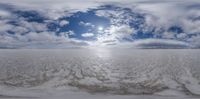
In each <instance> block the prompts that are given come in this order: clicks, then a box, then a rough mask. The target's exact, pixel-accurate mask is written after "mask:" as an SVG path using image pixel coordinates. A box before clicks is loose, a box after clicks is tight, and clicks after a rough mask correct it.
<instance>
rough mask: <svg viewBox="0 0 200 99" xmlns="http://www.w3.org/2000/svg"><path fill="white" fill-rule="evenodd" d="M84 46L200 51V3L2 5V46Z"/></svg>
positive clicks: (89, 0) (38, 0) (87, 0)
mask: <svg viewBox="0 0 200 99" xmlns="http://www.w3.org/2000/svg"><path fill="white" fill-rule="evenodd" d="M82 46H83V47H85V46H128V47H141V48H143V47H144V48H145V47H148V48H200V1H199V0H1V1H0V48H68V47H82Z"/></svg>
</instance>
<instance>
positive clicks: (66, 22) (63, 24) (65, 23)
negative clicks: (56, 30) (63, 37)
mask: <svg viewBox="0 0 200 99" xmlns="http://www.w3.org/2000/svg"><path fill="white" fill-rule="evenodd" d="M68 24H69V22H68V21H66V20H62V21H61V22H60V26H62V27H63V26H65V25H68Z"/></svg>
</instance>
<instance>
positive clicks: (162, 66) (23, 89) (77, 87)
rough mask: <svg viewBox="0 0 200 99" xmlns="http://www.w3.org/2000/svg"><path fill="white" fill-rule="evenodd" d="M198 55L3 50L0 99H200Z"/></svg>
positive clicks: (177, 51)
mask: <svg viewBox="0 0 200 99" xmlns="http://www.w3.org/2000/svg"><path fill="white" fill-rule="evenodd" d="M199 59H200V50H192V49H165V50H164V49H160V50H158V49H138V50H136V49H135V50H133V49H103V48H98V49H97V48H91V49H86V48H85V49H60V50H59V49H53V50H47V49H40V50H36V49H26V50H25V49H23V50H22V49H18V50H17V49H16V50H15V49H12V50H0V68H1V69H0V98H6V99H8V98H12V99H13V98H39V99H66V98H70V99H94V98H95V99H100V98H101V99H102V98H104V99H184V98H185V99H192V98H200V97H199V95H200V61H199Z"/></svg>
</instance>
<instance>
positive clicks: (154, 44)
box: [133, 39, 190, 48]
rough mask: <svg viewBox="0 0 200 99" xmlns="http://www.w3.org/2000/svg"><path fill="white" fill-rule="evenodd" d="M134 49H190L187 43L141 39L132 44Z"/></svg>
mask: <svg viewBox="0 0 200 99" xmlns="http://www.w3.org/2000/svg"><path fill="white" fill-rule="evenodd" d="M133 46H134V47H135V48H190V45H189V44H188V43H185V42H182V41H176V40H167V39H143V40H138V41H135V42H133Z"/></svg>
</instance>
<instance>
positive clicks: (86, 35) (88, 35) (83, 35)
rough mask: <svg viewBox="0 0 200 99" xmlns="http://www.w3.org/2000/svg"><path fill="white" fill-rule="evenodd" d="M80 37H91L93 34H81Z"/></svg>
mask: <svg viewBox="0 0 200 99" xmlns="http://www.w3.org/2000/svg"><path fill="white" fill-rule="evenodd" d="M81 36H82V37H93V36H94V34H93V33H83V34H81Z"/></svg>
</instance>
